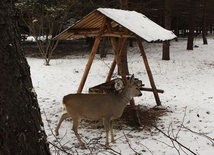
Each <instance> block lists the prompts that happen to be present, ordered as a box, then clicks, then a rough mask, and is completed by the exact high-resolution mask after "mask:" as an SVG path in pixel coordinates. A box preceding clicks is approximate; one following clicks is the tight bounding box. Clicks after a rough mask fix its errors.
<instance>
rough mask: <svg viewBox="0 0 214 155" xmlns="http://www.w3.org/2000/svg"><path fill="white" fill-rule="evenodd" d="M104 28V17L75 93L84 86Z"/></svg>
mask: <svg viewBox="0 0 214 155" xmlns="http://www.w3.org/2000/svg"><path fill="white" fill-rule="evenodd" d="M105 26H106V18H105V17H104V18H103V23H102V26H101V27H100V34H99V35H98V36H97V37H96V39H95V41H94V45H93V48H92V50H91V54H90V56H89V59H88V63H87V64H86V67H85V71H84V73H83V76H82V80H81V82H80V85H79V88H78V90H77V93H81V92H82V89H83V87H84V85H85V81H86V78H87V76H88V73H89V70H90V68H91V64H92V62H93V60H94V56H95V54H96V52H97V48H98V46H99V43H100V39H101V35H102V34H103V32H104V31H105V28H106V27H105Z"/></svg>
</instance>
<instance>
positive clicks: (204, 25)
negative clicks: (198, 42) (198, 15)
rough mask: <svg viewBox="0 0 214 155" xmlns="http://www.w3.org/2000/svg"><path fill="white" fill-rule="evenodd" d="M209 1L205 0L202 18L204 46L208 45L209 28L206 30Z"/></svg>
mask: <svg viewBox="0 0 214 155" xmlns="http://www.w3.org/2000/svg"><path fill="white" fill-rule="evenodd" d="M207 3H208V1H207V0H203V16H202V37H203V44H208V43H207V38H206V34H207V28H206V23H207V22H206V21H207Z"/></svg>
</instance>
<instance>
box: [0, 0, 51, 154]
mask: <svg viewBox="0 0 214 155" xmlns="http://www.w3.org/2000/svg"><path fill="white" fill-rule="evenodd" d="M0 14H1V16H0V38H1V40H0V60H1V61H0V71H1V74H0V118H1V122H0V154H1V155H13V154H14V155H27V154H30V155H48V154H50V151H49V147H48V143H47V139H46V134H45V131H44V126H43V122H42V118H41V113H40V109H39V105H38V101H37V97H36V93H35V92H34V91H33V86H32V81H31V78H30V67H29V66H28V64H27V61H26V59H25V58H24V54H23V51H22V48H21V42H20V41H21V38H20V35H19V34H18V32H17V22H16V21H15V19H17V18H16V17H15V15H16V12H15V10H14V4H13V1H8V0H1V1H0Z"/></svg>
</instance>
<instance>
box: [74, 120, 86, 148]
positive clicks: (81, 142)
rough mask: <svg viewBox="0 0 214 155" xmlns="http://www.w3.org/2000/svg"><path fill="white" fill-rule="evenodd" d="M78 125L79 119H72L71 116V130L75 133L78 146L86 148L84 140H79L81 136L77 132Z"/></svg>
mask: <svg viewBox="0 0 214 155" xmlns="http://www.w3.org/2000/svg"><path fill="white" fill-rule="evenodd" d="M78 125H79V119H76V118H75V119H74V118H73V131H74V133H75V135H76V137H77V140H78V141H79V143H80V148H81V149H86V147H85V144H84V142H83V141H82V140H81V137H80V135H79V134H78Z"/></svg>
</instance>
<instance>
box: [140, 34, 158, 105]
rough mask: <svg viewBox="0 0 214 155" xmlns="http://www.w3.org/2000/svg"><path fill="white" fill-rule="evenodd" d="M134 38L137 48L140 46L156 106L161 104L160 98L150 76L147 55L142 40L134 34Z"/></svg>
mask: <svg viewBox="0 0 214 155" xmlns="http://www.w3.org/2000/svg"><path fill="white" fill-rule="evenodd" d="M136 40H137V43H138V45H139V48H140V51H141V55H142V57H143V61H144V64H145V67H146V71H147V74H148V76H149V81H150V84H151V87H152V91H153V94H154V96H155V100H156V103H157V106H160V105H161V102H160V98H159V95H158V92H157V88H156V86H155V82H154V79H153V76H152V72H151V70H150V67H149V63H148V60H147V57H146V53H145V51H144V48H143V44H142V40H141V38H140V37H138V36H136Z"/></svg>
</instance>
